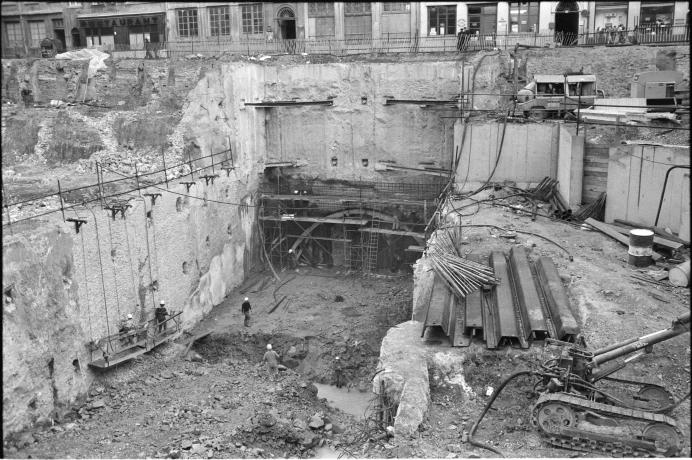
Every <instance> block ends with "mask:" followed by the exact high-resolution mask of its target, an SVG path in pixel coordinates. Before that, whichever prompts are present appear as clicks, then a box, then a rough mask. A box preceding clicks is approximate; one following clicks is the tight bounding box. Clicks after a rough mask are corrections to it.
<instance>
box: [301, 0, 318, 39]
mask: <svg viewBox="0 0 692 460" xmlns="http://www.w3.org/2000/svg"><path fill="white" fill-rule="evenodd" d="M298 9H299V10H300V14H301V15H302V16H303V24H304V25H305V27H304V29H303V34H304V35H303V37H301V38H310V37H311V36H313V35H315V31H314V30H311V29H310V17H309V16H308V2H303V3H298Z"/></svg>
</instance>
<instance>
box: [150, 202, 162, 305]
mask: <svg viewBox="0 0 692 460" xmlns="http://www.w3.org/2000/svg"><path fill="white" fill-rule="evenodd" d="M151 233H152V235H153V239H154V268H156V279H157V280H159V289H161V288H162V286H161V282H162V279H160V274H161V273H160V272H159V253H158V249H156V224H154V206H152V207H151ZM154 306H156V305H154Z"/></svg>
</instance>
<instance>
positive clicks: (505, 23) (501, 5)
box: [457, 2, 509, 35]
mask: <svg viewBox="0 0 692 460" xmlns="http://www.w3.org/2000/svg"><path fill="white" fill-rule="evenodd" d="M457 32H458V30H457ZM497 33H498V35H500V34H507V33H509V2H497Z"/></svg>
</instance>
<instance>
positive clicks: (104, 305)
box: [85, 205, 114, 351]
mask: <svg viewBox="0 0 692 460" xmlns="http://www.w3.org/2000/svg"><path fill="white" fill-rule="evenodd" d="M85 206H86V205H85ZM86 208H87V209H88V210H89V211H90V212H91V215H92V216H94V228H95V229H96V248H97V250H98V253H99V270H101V287H102V288H103V308H104V309H105V311H106V332H107V333H108V336H109V337H110V335H111V327H110V324H109V321H108V301H107V300H106V282H105V281H104V278H103V260H102V259H101V241H100V240H99V224H98V222H97V221H96V214H94V210H93V209H91V208H90V207H89V206H86ZM107 347H108V348H110V349H111V351H114V350H113V346H112V345H111V341H110V340H108V345H107Z"/></svg>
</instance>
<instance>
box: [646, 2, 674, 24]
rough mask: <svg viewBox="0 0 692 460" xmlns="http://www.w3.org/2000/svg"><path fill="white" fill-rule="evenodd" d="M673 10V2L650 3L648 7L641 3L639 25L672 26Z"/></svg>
mask: <svg viewBox="0 0 692 460" xmlns="http://www.w3.org/2000/svg"><path fill="white" fill-rule="evenodd" d="M674 10H675V4H674V3H673V2H669V3H651V4H648V5H647V4H646V3H645V2H642V6H641V10H640V18H639V24H641V25H652V26H653V25H656V26H672V25H673V11H674Z"/></svg>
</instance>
